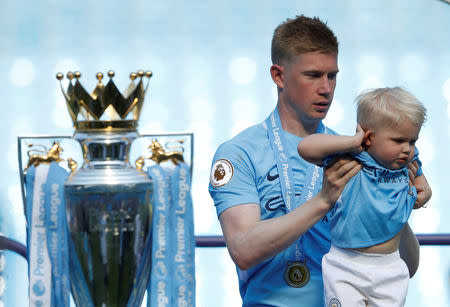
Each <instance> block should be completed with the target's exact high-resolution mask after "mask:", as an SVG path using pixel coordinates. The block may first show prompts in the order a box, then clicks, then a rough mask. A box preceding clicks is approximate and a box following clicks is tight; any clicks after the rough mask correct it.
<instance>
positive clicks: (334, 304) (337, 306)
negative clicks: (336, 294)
mask: <svg viewBox="0 0 450 307" xmlns="http://www.w3.org/2000/svg"><path fill="white" fill-rule="evenodd" d="M328 306H329V307H341V302H339V300H338V299H337V298H333V299H332V300H331V301H330V303H329V304H328Z"/></svg>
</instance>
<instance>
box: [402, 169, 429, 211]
mask: <svg viewBox="0 0 450 307" xmlns="http://www.w3.org/2000/svg"><path fill="white" fill-rule="evenodd" d="M418 170H419V163H417V161H414V162H412V163H410V164H409V166H408V172H409V182H410V186H412V185H413V186H414V187H415V188H416V190H417V200H416V203H415V204H414V209H418V208H422V207H424V205H425V204H426V203H427V202H428V201H429V200H430V198H431V195H432V191H431V187H430V185H429V184H428V181H427V178H426V177H425V175H424V174H422V175H420V176H417V177H416V173H417V171H418Z"/></svg>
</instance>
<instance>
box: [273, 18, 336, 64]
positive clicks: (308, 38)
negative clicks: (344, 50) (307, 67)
mask: <svg viewBox="0 0 450 307" xmlns="http://www.w3.org/2000/svg"><path fill="white" fill-rule="evenodd" d="M307 52H321V53H335V54H337V53H338V40H337V38H336V36H335V35H334V33H333V31H332V30H331V29H330V28H329V27H328V26H327V25H326V23H324V22H322V21H321V20H320V19H319V18H318V17H314V18H310V17H306V16H304V15H301V16H296V18H294V19H289V18H288V19H287V20H286V21H285V22H283V23H281V24H280V25H279V26H278V27H277V28H276V29H275V31H274V33H273V37H272V63H273V64H279V65H281V64H282V62H283V61H285V60H290V59H291V58H292V57H293V56H296V55H300V54H303V53H307Z"/></svg>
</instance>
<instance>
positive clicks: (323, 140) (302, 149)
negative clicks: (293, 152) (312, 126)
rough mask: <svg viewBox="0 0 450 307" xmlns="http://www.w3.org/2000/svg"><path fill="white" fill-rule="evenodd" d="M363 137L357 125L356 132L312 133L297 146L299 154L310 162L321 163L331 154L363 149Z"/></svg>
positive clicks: (357, 151) (320, 164) (356, 151)
mask: <svg viewBox="0 0 450 307" xmlns="http://www.w3.org/2000/svg"><path fill="white" fill-rule="evenodd" d="M363 138H364V131H363V130H362V128H361V126H359V125H358V128H357V130H356V134H355V135H353V136H347V135H332V134H312V135H309V136H307V137H305V138H304V139H303V140H302V141H301V142H300V143H299V144H298V146H297V151H298V153H299V155H300V156H301V157H302V158H303V159H305V160H306V161H308V162H310V163H314V164H317V165H319V166H322V165H323V160H324V159H325V158H326V157H328V156H330V155H333V154H337V153H346V152H355V153H359V152H361V151H362V150H363V148H362V146H361V144H362V142H363Z"/></svg>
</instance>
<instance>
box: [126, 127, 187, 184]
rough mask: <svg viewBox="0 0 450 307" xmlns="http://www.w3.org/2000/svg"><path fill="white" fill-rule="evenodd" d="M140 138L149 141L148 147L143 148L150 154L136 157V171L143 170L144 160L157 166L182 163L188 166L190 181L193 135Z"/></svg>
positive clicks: (170, 134) (157, 135)
mask: <svg viewBox="0 0 450 307" xmlns="http://www.w3.org/2000/svg"><path fill="white" fill-rule="evenodd" d="M140 138H141V139H142V138H143V139H150V144H149V145H148V143H147V145H145V147H146V148H147V150H149V151H150V152H151V154H149V155H143V156H138V157H137V159H136V160H135V162H134V165H135V166H136V168H137V169H138V170H142V169H143V167H144V165H145V160H152V161H153V162H154V163H157V164H160V163H162V162H166V161H172V163H173V164H175V165H178V163H180V162H184V163H186V164H188V165H189V166H190V169H191V174H190V175H191V179H192V168H193V154H194V134H193V133H168V134H143V135H141V136H140ZM147 142H148V141H147ZM161 143H163V144H164V146H163V145H161ZM141 150H142V149H141Z"/></svg>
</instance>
